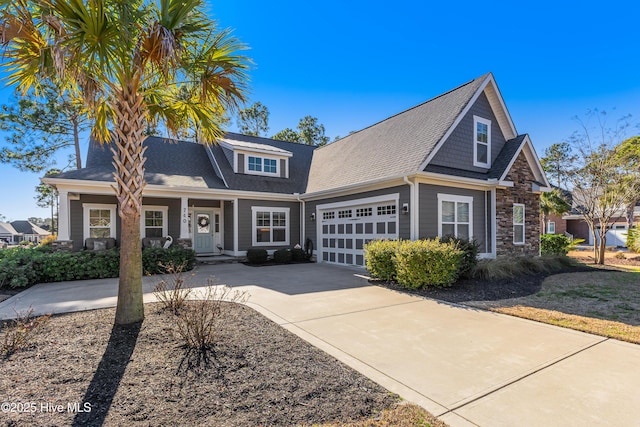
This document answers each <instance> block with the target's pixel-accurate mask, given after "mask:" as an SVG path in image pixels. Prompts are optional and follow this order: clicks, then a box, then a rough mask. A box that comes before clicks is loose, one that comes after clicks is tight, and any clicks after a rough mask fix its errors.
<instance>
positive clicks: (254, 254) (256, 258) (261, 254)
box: [247, 248, 269, 264]
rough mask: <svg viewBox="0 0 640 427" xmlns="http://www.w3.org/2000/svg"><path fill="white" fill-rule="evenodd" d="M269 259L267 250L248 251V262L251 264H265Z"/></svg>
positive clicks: (253, 249) (251, 249)
mask: <svg viewBox="0 0 640 427" xmlns="http://www.w3.org/2000/svg"><path fill="white" fill-rule="evenodd" d="M267 259H269V254H268V253H267V250H266V249H256V248H250V249H247V261H248V262H249V264H264V263H265V262H267Z"/></svg>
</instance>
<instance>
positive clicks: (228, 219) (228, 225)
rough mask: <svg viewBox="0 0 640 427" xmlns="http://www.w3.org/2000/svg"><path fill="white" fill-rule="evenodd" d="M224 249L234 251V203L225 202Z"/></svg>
mask: <svg viewBox="0 0 640 427" xmlns="http://www.w3.org/2000/svg"><path fill="white" fill-rule="evenodd" d="M223 222H224V243H223V245H224V249H225V250H226V251H232V250H233V203H232V202H229V201H227V202H224V219H223Z"/></svg>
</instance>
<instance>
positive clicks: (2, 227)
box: [0, 222, 20, 235]
mask: <svg viewBox="0 0 640 427" xmlns="http://www.w3.org/2000/svg"><path fill="white" fill-rule="evenodd" d="M0 234H11V235H16V234H20V233H18V232H17V231H16V229H15V228H13V226H12V225H11V224H9V223H8V222H0Z"/></svg>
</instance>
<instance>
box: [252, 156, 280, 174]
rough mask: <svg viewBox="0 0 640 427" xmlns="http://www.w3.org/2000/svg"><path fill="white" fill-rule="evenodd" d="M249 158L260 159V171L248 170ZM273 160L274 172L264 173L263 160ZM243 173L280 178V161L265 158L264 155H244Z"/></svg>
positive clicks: (275, 158) (270, 157) (269, 157)
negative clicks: (274, 164)
mask: <svg viewBox="0 0 640 427" xmlns="http://www.w3.org/2000/svg"><path fill="white" fill-rule="evenodd" d="M249 157H256V158H259V159H262V171H252V170H249ZM265 159H268V160H275V161H276V171H275V172H265V171H264V160H265ZM244 173H246V174H247V175H261V176H275V177H279V176H280V159H279V158H277V157H272V156H265V155H264V154H248V153H244Z"/></svg>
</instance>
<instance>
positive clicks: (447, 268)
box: [365, 238, 477, 289]
mask: <svg viewBox="0 0 640 427" xmlns="http://www.w3.org/2000/svg"><path fill="white" fill-rule="evenodd" d="M473 247H474V246H473V245H471V246H469V248H467V249H468V251H469V252H472V250H473ZM475 247H477V245H475ZM365 256H366V265H367V269H368V270H369V272H370V273H371V275H372V276H373V277H376V278H379V279H384V280H394V279H395V280H396V281H397V282H398V283H399V284H400V285H402V286H404V287H406V288H410V289H417V288H421V287H424V286H451V285H452V284H453V283H455V281H456V280H457V279H458V277H459V276H460V273H461V272H462V271H466V270H464V269H465V268H466V264H465V263H466V262H470V261H469V260H468V259H466V257H468V253H467V252H466V251H465V250H463V249H461V248H459V247H458V243H457V242H455V241H453V240H452V241H448V242H443V241H441V240H440V239H439V238H436V239H432V240H416V241H411V240H400V241H398V240H374V241H371V242H369V243H367V244H366V245H365Z"/></svg>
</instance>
